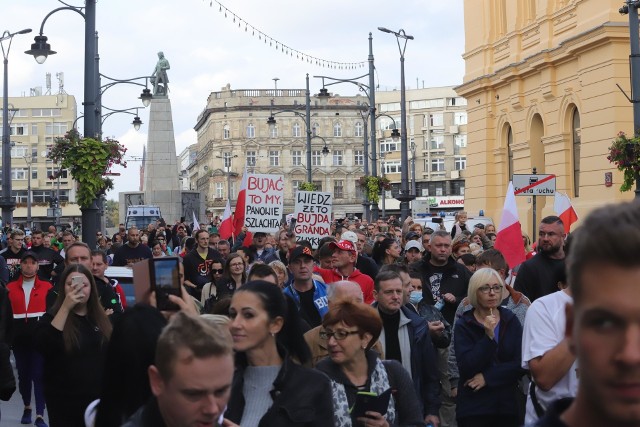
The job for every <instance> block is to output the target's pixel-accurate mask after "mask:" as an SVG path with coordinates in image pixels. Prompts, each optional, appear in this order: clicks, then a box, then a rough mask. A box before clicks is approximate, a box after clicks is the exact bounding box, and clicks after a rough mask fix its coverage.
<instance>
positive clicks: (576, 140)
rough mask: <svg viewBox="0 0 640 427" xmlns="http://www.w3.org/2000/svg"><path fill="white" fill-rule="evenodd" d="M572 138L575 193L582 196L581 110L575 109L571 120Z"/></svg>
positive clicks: (575, 195)
mask: <svg viewBox="0 0 640 427" xmlns="http://www.w3.org/2000/svg"><path fill="white" fill-rule="evenodd" d="M571 138H572V140H573V141H572V142H573V144H572V145H573V150H572V151H573V195H574V197H579V196H580V142H581V140H580V112H579V111H578V109H577V108H576V109H574V110H573V117H572V120H571Z"/></svg>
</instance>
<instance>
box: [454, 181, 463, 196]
mask: <svg viewBox="0 0 640 427" xmlns="http://www.w3.org/2000/svg"><path fill="white" fill-rule="evenodd" d="M451 195H452V196H464V181H451Z"/></svg>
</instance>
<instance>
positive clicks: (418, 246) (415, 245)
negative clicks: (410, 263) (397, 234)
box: [404, 240, 424, 252]
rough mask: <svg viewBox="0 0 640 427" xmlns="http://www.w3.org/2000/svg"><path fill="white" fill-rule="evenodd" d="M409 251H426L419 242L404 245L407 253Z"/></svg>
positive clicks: (413, 241)
mask: <svg viewBox="0 0 640 427" xmlns="http://www.w3.org/2000/svg"><path fill="white" fill-rule="evenodd" d="M409 249H417V250H419V251H420V252H422V251H423V250H424V246H422V243H420V241H419V240H410V241H409V242H407V244H406V245H404V250H405V252H407V251H408V250H409Z"/></svg>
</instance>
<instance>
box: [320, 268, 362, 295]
mask: <svg viewBox="0 0 640 427" xmlns="http://www.w3.org/2000/svg"><path fill="white" fill-rule="evenodd" d="M314 271H315V272H316V273H318V274H319V275H320V276H322V280H324V282H325V283H326V284H329V283H333V282H339V281H341V280H349V281H351V282H356V283H357V284H358V285H360V289H362V295H363V297H364V302H365V304H371V303H373V301H374V299H373V279H372V278H371V277H369V276H367V275H366V274H364V273H361V272H360V270H358V269H357V268H356V269H354V270H353V273H351V274H350V275H349V276H343V275H342V274H340V273H339V272H338V271H337V270H328V269H324V268H319V267H316V268H315V270H314Z"/></svg>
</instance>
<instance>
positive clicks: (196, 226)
mask: <svg viewBox="0 0 640 427" xmlns="http://www.w3.org/2000/svg"><path fill="white" fill-rule="evenodd" d="M192 212H193V231H198V230H200V224H199V223H198V219H197V218H196V212H195V211H192Z"/></svg>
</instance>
